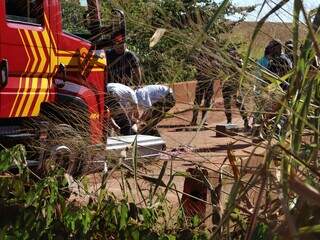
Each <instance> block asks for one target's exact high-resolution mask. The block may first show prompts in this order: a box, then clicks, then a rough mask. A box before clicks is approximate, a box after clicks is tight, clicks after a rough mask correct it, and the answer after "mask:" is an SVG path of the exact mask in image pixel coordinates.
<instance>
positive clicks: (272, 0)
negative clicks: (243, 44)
mask: <svg viewBox="0 0 320 240" xmlns="http://www.w3.org/2000/svg"><path fill="white" fill-rule="evenodd" d="M220 1H221V0H220ZM231 1H232V3H234V4H235V5H236V6H250V5H255V4H259V6H258V7H257V8H256V10H255V11H254V12H252V13H250V15H249V16H248V17H247V21H256V20H257V17H258V13H259V11H260V9H261V6H262V3H263V2H264V0H231ZM266 1H267V4H265V6H264V7H263V9H262V12H261V14H260V16H259V18H258V19H260V18H261V17H262V16H264V15H265V14H266V13H267V12H268V11H269V10H270V9H271V8H272V7H274V6H275V5H276V4H277V3H279V2H280V0H266ZM303 4H304V6H305V8H306V9H307V10H308V11H309V10H310V9H314V8H316V7H318V6H319V5H320V1H319V0H304V1H303ZM287 12H289V13H287ZM292 12H293V0H290V1H289V2H288V3H287V4H286V5H285V7H284V9H283V10H281V11H279V12H278V16H277V15H275V14H273V15H272V16H271V17H270V19H269V21H272V22H280V21H281V19H282V20H283V21H285V22H291V20H292V17H291V14H292ZM279 17H280V18H281V19H280V18H279Z"/></svg>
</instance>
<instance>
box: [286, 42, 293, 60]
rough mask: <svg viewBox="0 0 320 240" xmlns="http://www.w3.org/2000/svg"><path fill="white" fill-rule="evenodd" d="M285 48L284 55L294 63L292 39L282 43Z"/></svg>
mask: <svg viewBox="0 0 320 240" xmlns="http://www.w3.org/2000/svg"><path fill="white" fill-rule="evenodd" d="M284 46H285V49H284V53H285V54H286V56H287V57H288V58H289V59H290V61H291V63H292V64H293V63H294V58H293V41H292V39H289V40H288V41H286V42H285V43H284Z"/></svg>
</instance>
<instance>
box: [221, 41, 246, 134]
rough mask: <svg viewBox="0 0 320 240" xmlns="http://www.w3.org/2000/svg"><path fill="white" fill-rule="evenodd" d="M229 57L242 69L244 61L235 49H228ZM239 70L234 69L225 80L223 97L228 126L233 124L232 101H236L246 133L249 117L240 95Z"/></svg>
mask: <svg viewBox="0 0 320 240" xmlns="http://www.w3.org/2000/svg"><path fill="white" fill-rule="evenodd" d="M228 54H229V57H230V58H231V60H232V62H233V63H234V64H236V66H237V67H238V68H241V67H242V59H241V57H240V55H239V54H238V52H237V50H236V48H235V47H233V46H232V47H230V48H229V49H228ZM237 73H238V72H237V70H235V69H233V71H232V72H230V73H229V74H228V76H227V79H225V80H224V82H223V85H222V97H223V103H224V110H225V115H226V118H227V124H231V123H232V112H231V105H232V99H234V100H235V102H236V106H237V107H238V108H239V111H240V115H241V117H242V119H243V122H244V129H245V131H248V130H250V126H249V120H248V115H247V112H246V109H245V107H244V104H243V99H242V96H241V95H240V93H239V87H240V86H239V79H238V78H237V76H238V74H237Z"/></svg>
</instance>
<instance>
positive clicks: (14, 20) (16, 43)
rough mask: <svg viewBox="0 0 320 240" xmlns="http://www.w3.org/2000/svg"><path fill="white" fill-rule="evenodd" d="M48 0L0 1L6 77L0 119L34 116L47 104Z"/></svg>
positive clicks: (48, 60) (2, 52) (0, 26)
mask: <svg viewBox="0 0 320 240" xmlns="http://www.w3.org/2000/svg"><path fill="white" fill-rule="evenodd" d="M48 10H49V6H48V0H4V1H0V14H1V16H2V17H1V19H0V29H1V39H0V49H1V50H0V51H1V59H0V60H2V59H5V60H7V62H8V67H9V72H8V75H9V78H8V83H7V85H6V86H4V87H2V88H1V89H0V103H1V110H0V118H8V117H31V116H38V115H39V112H40V105H41V103H43V102H45V101H48V98H49V87H50V83H49V80H48V76H49V75H50V72H51V66H50V65H51V64H50V54H51V50H50V49H51V37H50V33H49V31H48V28H47V26H46V19H47V18H48V14H49V11H48Z"/></svg>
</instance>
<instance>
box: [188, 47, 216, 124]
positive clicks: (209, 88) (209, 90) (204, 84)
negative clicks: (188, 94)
mask: <svg viewBox="0 0 320 240" xmlns="http://www.w3.org/2000/svg"><path fill="white" fill-rule="evenodd" d="M202 51H203V52H200V53H198V54H197V56H196V58H195V59H194V66H195V68H196V70H197V74H196V80H197V85H196V91H195V99H194V108H193V115H192V120H191V122H190V125H191V126H195V125H197V118H198V113H199V108H200V105H201V102H202V100H203V101H204V109H203V110H202V121H203V124H204V125H208V122H207V121H206V115H207V111H208V108H210V107H211V105H212V98H213V94H214V79H213V77H212V75H213V74H211V72H212V71H213V70H214V69H215V68H216V66H217V63H216V61H215V60H214V59H212V58H211V57H210V56H209V54H208V53H207V52H206V51H208V49H203V50H202Z"/></svg>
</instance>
